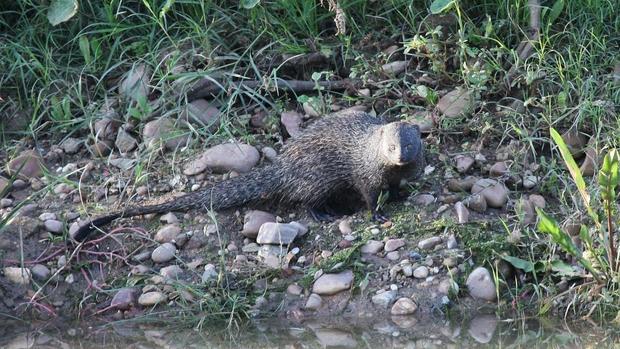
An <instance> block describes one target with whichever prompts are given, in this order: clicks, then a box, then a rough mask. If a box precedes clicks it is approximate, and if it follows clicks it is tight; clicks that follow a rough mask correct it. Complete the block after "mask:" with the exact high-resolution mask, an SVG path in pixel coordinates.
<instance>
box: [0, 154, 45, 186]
mask: <svg viewBox="0 0 620 349" xmlns="http://www.w3.org/2000/svg"><path fill="white" fill-rule="evenodd" d="M46 169H47V167H46V166H45V164H44V163H43V159H42V158H41V156H40V155H39V154H38V153H37V152H35V151H34V150H26V151H24V152H22V153H21V155H19V156H17V157H16V158H14V159H13V160H11V161H9V162H8V163H7V172H8V174H9V175H11V176H13V175H15V174H17V173H19V176H20V177H21V178H24V179H30V178H36V177H42V176H43V173H44V170H46Z"/></svg>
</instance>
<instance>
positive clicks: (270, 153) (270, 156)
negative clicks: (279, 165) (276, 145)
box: [261, 147, 278, 162]
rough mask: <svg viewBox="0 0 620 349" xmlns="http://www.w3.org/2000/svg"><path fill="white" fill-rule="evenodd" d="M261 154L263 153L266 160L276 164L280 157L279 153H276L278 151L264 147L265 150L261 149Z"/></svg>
mask: <svg viewBox="0 0 620 349" xmlns="http://www.w3.org/2000/svg"><path fill="white" fill-rule="evenodd" d="M261 152H262V153H263V155H264V156H265V158H266V159H267V160H269V161H271V162H274V161H275V160H276V158H277V157H278V152H276V150H275V149H273V148H272V147H264V148H263V149H261Z"/></svg>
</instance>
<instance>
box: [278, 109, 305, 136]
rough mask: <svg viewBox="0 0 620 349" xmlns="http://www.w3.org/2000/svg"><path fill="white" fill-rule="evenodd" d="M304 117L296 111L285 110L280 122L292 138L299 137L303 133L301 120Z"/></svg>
mask: <svg viewBox="0 0 620 349" xmlns="http://www.w3.org/2000/svg"><path fill="white" fill-rule="evenodd" d="M302 121H303V117H302V116H301V114H299V113H298V112H296V111H285V112H282V114H281V115H280V122H282V125H284V128H285V129H286V132H287V133H288V134H289V135H290V136H291V138H297V137H299V135H300V134H301V129H300V127H301V122H302Z"/></svg>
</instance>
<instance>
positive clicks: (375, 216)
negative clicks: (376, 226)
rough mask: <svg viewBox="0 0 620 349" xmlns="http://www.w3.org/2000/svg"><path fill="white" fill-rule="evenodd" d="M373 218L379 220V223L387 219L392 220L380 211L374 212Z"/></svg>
mask: <svg viewBox="0 0 620 349" xmlns="http://www.w3.org/2000/svg"><path fill="white" fill-rule="evenodd" d="M372 220H373V221H376V222H379V223H385V222H387V221H389V220H390V218H388V217H386V216H384V215H383V214H381V213H380V212H373V214H372Z"/></svg>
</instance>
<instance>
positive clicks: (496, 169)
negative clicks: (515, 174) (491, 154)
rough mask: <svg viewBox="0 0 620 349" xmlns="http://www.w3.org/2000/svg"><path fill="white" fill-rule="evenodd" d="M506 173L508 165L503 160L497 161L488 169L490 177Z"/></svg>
mask: <svg viewBox="0 0 620 349" xmlns="http://www.w3.org/2000/svg"><path fill="white" fill-rule="evenodd" d="M507 173H508V166H506V162H505V161H498V162H496V163H495V164H493V166H491V168H490V169H489V175H490V176H491V177H501V176H503V175H505V174H507Z"/></svg>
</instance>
